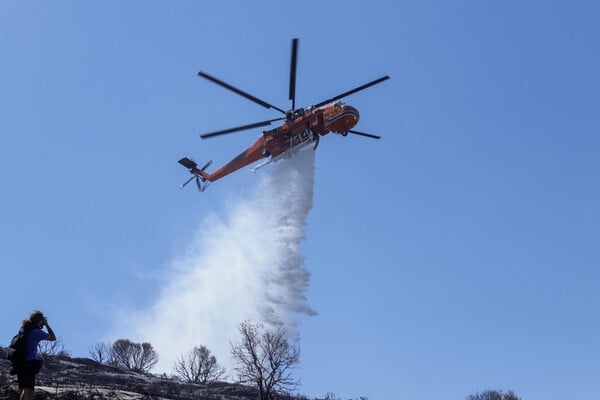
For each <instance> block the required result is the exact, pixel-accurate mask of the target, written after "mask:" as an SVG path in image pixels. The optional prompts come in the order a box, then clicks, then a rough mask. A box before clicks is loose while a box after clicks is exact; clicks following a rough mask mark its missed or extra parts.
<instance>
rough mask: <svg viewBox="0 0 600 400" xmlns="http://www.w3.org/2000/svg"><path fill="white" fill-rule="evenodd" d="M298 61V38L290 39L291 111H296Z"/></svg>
mask: <svg viewBox="0 0 600 400" xmlns="http://www.w3.org/2000/svg"><path fill="white" fill-rule="evenodd" d="M297 59H298V38H294V39H292V63H291V66H290V100H291V101H292V110H295V109H296V62H297Z"/></svg>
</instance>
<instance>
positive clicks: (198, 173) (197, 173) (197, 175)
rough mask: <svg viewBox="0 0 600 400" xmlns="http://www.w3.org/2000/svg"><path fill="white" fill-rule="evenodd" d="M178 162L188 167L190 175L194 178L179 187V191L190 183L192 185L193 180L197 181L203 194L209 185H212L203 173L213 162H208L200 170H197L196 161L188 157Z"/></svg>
mask: <svg viewBox="0 0 600 400" xmlns="http://www.w3.org/2000/svg"><path fill="white" fill-rule="evenodd" d="M178 162H179V164H181V165H183V166H184V167H186V168H187V169H188V170H189V171H190V173H191V174H192V176H191V177H190V179H188V180H187V181H185V182H184V183H182V184H181V185H180V186H179V189H183V188H184V187H185V186H186V185H187V184H188V183H190V182H191V181H193V180H196V186H198V190H199V191H200V192H203V191H204V190H205V189H206V188H207V187H208V185H209V184H210V182H209V181H207V180H206V178H205V177H204V176H203V175H202V173H203V172H204V170H205V169H206V168H208V167H209V166H210V164H212V160H210V161H208V162H207V163H206V164H204V166H203V167H202V168H200V169H198V168H197V167H198V164H196V162H195V161H193V160H190V159H189V158H187V157H184V158H182V159H181V160H179V161H178Z"/></svg>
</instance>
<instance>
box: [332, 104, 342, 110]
mask: <svg viewBox="0 0 600 400" xmlns="http://www.w3.org/2000/svg"><path fill="white" fill-rule="evenodd" d="M340 108H341V107H340V103H335V104H334V105H333V109H334V110H339V109H340Z"/></svg>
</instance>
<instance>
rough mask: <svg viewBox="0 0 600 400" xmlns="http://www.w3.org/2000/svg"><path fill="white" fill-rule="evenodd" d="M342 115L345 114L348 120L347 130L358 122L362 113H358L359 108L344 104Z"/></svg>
mask: <svg viewBox="0 0 600 400" xmlns="http://www.w3.org/2000/svg"><path fill="white" fill-rule="evenodd" d="M342 115H344V116H345V118H344V119H345V120H346V130H350V129H352V128H353V127H354V125H356V124H357V123H358V119H359V118H360V115H359V114H358V110H357V109H356V108H354V107H352V106H349V105H347V104H344V106H343V107H342Z"/></svg>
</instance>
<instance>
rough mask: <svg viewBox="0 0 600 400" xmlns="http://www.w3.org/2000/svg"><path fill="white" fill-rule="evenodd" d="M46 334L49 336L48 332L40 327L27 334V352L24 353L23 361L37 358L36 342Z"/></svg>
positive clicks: (45, 336) (44, 337)
mask: <svg viewBox="0 0 600 400" xmlns="http://www.w3.org/2000/svg"><path fill="white" fill-rule="evenodd" d="M48 336H50V334H49V333H47V332H45V331H43V330H41V329H34V330H32V331H31V332H29V333H28V334H27V352H26V353H25V361H32V360H37V358H38V343H40V342H41V341H42V340H44V339H46V338H47V337H48Z"/></svg>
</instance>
